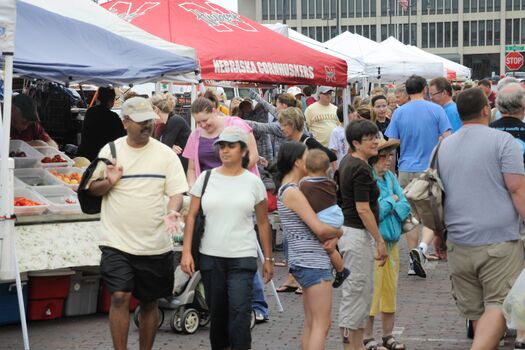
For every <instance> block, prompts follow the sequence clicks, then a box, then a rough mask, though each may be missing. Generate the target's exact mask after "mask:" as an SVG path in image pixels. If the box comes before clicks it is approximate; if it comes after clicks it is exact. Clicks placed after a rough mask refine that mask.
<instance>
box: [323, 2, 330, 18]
mask: <svg viewBox="0 0 525 350" xmlns="http://www.w3.org/2000/svg"><path fill="white" fill-rule="evenodd" d="M328 16H330V0H324V1H323V18H325V19H326V18H328Z"/></svg>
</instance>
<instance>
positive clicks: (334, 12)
mask: <svg viewBox="0 0 525 350" xmlns="http://www.w3.org/2000/svg"><path fill="white" fill-rule="evenodd" d="M336 7H337V6H336V1H335V0H330V18H336V16H337V9H336Z"/></svg>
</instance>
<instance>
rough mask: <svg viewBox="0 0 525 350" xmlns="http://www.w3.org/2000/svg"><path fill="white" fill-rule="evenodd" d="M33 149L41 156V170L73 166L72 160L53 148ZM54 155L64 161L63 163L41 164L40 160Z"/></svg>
mask: <svg viewBox="0 0 525 350" xmlns="http://www.w3.org/2000/svg"><path fill="white" fill-rule="evenodd" d="M35 149H36V150H37V151H38V152H40V153H41V155H40V165H41V166H42V167H43V168H56V167H64V166H72V165H73V164H75V162H73V160H72V159H71V158H69V157H68V156H66V154H65V153H63V152H60V151H59V150H57V149H56V148H54V147H49V146H47V147H35ZM56 155H58V156H60V157H61V158H62V159H63V160H65V162H55V163H43V162H42V159H44V158H45V157H50V158H53V157H54V156H56Z"/></svg>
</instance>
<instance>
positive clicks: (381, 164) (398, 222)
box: [364, 140, 410, 350]
mask: <svg viewBox="0 0 525 350" xmlns="http://www.w3.org/2000/svg"><path fill="white" fill-rule="evenodd" d="M398 146H399V141H397V140H396V141H385V140H381V141H379V146H378V148H377V149H378V155H377V156H376V157H372V158H370V159H369V163H370V164H371V165H372V167H373V174H374V178H375V180H376V183H377V186H378V187H379V192H380V194H379V231H380V232H381V236H382V237H383V240H384V241H385V242H386V247H387V252H388V258H387V260H386V263H385V264H384V265H383V266H380V263H379V262H376V263H375V265H374V295H373V299H372V307H371V310H370V317H369V319H368V323H367V325H366V327H365V333H364V341H365V343H367V344H369V345H370V346H373V345H374V343H375V341H374V318H375V316H376V315H377V314H378V313H379V312H381V323H382V326H383V339H382V340H383V347H385V348H386V349H389V350H404V349H405V345H404V344H401V343H398V342H397V341H396V339H395V338H394V336H393V335H392V331H393V329H394V320H395V312H396V299H397V281H398V277H399V248H398V246H397V242H398V241H399V238H400V236H401V233H402V232H403V221H404V220H405V219H406V218H407V217H408V215H409V214H410V204H409V203H408V201H407V199H406V198H405V196H404V194H403V189H402V188H401V186H400V185H399V183H398V182H397V179H396V175H395V174H394V173H392V172H391V171H390V170H389V169H390V168H391V166H392V162H394V160H395V155H396V148H397V147H398ZM375 344H377V343H375ZM376 346H377V345H376ZM368 348H369V347H367V349H368ZM370 348H372V349H373V347H370Z"/></svg>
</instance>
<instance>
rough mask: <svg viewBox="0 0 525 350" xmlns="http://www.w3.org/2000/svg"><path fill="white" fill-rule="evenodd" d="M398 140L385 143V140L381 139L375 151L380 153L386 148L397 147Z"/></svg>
mask: <svg viewBox="0 0 525 350" xmlns="http://www.w3.org/2000/svg"><path fill="white" fill-rule="evenodd" d="M399 144H400V142H399V140H388V141H386V140H385V139H381V140H379V146H377V150H378V151H381V150H383V149H386V148H391V147H396V148H397V147H399Z"/></svg>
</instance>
